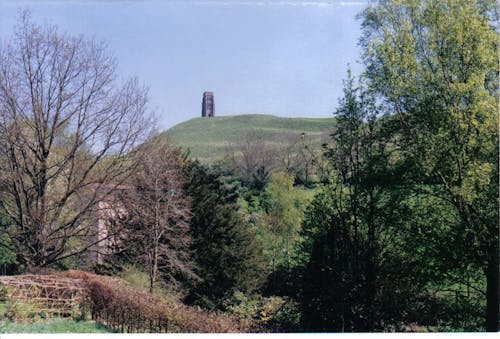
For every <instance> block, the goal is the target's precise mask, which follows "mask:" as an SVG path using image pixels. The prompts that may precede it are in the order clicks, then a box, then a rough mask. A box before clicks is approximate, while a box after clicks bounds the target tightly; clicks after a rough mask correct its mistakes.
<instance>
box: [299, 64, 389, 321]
mask: <svg viewBox="0 0 500 339" xmlns="http://www.w3.org/2000/svg"><path fill="white" fill-rule="evenodd" d="M378 112H379V109H378V107H377V105H376V103H375V99H374V97H373V96H372V95H371V93H370V92H369V91H368V89H367V88H365V86H363V83H362V82H361V81H360V82H359V83H358V85H356V84H355V80H354V78H353V76H352V74H351V72H350V70H348V76H347V79H346V80H345V81H344V96H343V97H342V98H341V99H340V100H339V107H338V109H337V111H336V112H335V116H336V126H335V127H336V128H335V131H334V133H333V134H332V144H331V145H330V146H329V147H328V151H327V153H326V157H327V158H328V159H329V161H330V163H331V176H330V178H329V183H328V184H327V185H326V186H325V187H324V188H323V189H322V190H321V191H320V192H319V194H318V195H317V196H316V197H315V200H314V202H313V204H312V209H311V210H309V211H308V212H307V218H306V222H305V224H304V230H303V236H304V238H305V239H304V241H303V243H302V245H301V246H302V251H303V252H304V254H303V257H304V259H306V261H305V262H303V264H305V273H304V277H305V284H304V291H303V292H304V293H303V306H304V323H305V326H306V327H308V328H311V329H313V330H334V331H360V330H361V331H372V330H374V329H375V328H376V324H377V323H380V322H379V321H378V320H379V319H380V318H381V315H380V313H381V312H380V311H379V312H378V314H377V315H376V314H375V313H376V310H377V308H378V309H380V307H377V306H376V305H377V303H378V301H377V298H378V294H379V293H378V291H380V288H381V287H380V286H378V284H379V283H380V282H381V280H382V278H381V271H382V267H381V266H382V265H381V261H382V260H381V258H380V254H381V252H382V250H383V247H382V245H381V241H380V237H381V236H382V234H384V232H386V228H387V227H386V226H385V213H384V212H383V211H384V210H385V209H386V208H387V207H388V206H383V205H384V204H383V203H382V200H383V199H382V198H383V197H384V196H385V195H386V189H385V188H384V186H385V184H384V181H386V178H385V176H387V175H388V172H389V169H388V168H387V163H388V161H387V151H386V141H385V140H384V138H383V137H381V134H380V130H381V124H380V121H379V120H378V119H377V116H378ZM315 215H316V216H318V215H320V216H321V217H320V218H316V217H315ZM307 259H308V260H307ZM315 278H318V279H317V281H314V279H315ZM320 291H321V292H320ZM320 293H322V294H324V298H322V297H321V296H320ZM313 314H321V316H320V317H315V316H312V315H313Z"/></svg>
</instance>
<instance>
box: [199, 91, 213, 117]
mask: <svg viewBox="0 0 500 339" xmlns="http://www.w3.org/2000/svg"><path fill="white" fill-rule="evenodd" d="M214 115H215V104H214V93H213V92H203V102H202V103H201V116H202V117H213V116H214Z"/></svg>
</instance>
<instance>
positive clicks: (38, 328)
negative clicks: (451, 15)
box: [0, 320, 114, 333]
mask: <svg viewBox="0 0 500 339" xmlns="http://www.w3.org/2000/svg"><path fill="white" fill-rule="evenodd" d="M0 333H114V331H112V330H110V329H108V328H106V327H105V326H103V325H101V324H99V323H96V322H94V321H75V320H47V321H43V322H36V323H16V322H11V321H8V320H4V321H0Z"/></svg>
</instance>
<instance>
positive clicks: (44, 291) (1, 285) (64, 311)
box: [0, 274, 84, 317]
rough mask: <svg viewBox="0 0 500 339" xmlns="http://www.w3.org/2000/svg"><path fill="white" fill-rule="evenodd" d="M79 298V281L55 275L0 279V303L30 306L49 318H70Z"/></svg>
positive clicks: (80, 292)
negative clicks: (51, 316) (52, 316)
mask: <svg viewBox="0 0 500 339" xmlns="http://www.w3.org/2000/svg"><path fill="white" fill-rule="evenodd" d="M83 297H84V289H83V287H82V283H81V281H80V279H73V278H67V277H63V276H61V275H56V274H49V275H31V274H26V275H17V276H0V301H2V300H3V301H5V302H7V303H11V304H16V305H19V306H22V305H29V306H34V307H36V308H37V310H38V311H39V312H43V313H46V314H49V315H57V316H60V317H69V316H72V315H74V312H75V310H76V309H78V308H79V307H78V306H79V305H80V304H81V302H82V301H83V300H82V299H83Z"/></svg>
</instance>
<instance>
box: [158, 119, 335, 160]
mask: <svg viewBox="0 0 500 339" xmlns="http://www.w3.org/2000/svg"><path fill="white" fill-rule="evenodd" d="M334 124H335V119H334V118H280V117H276V116H272V115H261V114H247V115H235V116H222V117H215V118H195V119H191V120H189V121H186V122H183V123H181V124H178V125H176V126H174V127H172V128H170V129H169V130H167V131H165V132H163V133H162V134H161V136H160V137H161V138H163V139H169V140H172V141H173V142H174V143H175V144H177V145H179V146H181V147H183V148H189V149H190V151H191V156H192V157H193V158H198V159H200V160H201V161H203V162H211V161H213V160H217V159H221V158H223V157H224V155H225V154H226V151H227V149H228V147H229V146H230V145H235V144H238V143H239V142H241V140H242V137H244V136H245V135H246V134H248V133H249V132H251V131H258V133H259V135H260V136H262V138H263V141H264V142H266V143H269V144H279V143H281V142H283V140H286V139H287V138H289V137H291V136H300V135H301V134H302V133H305V135H307V136H308V137H309V138H310V139H311V140H312V141H313V142H314V141H315V142H316V143H317V144H318V146H319V145H320V144H321V142H320V140H322V139H323V138H325V136H328V135H329V134H330V132H331V130H332V128H333V127H334Z"/></svg>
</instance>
